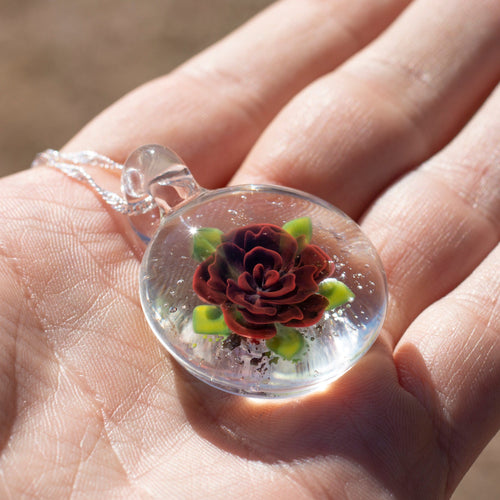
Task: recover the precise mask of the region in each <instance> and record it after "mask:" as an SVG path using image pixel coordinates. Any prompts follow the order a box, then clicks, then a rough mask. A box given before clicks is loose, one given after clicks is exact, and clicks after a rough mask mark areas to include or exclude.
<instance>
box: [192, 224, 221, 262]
mask: <svg viewBox="0 0 500 500" xmlns="http://www.w3.org/2000/svg"><path fill="white" fill-rule="evenodd" d="M221 236H222V231H221V230H220V229H217V228H215V227H201V228H199V229H198V230H197V231H196V233H194V235H193V253H192V255H193V259H195V260H197V261H198V262H202V261H204V260H205V259H206V258H207V257H210V255H212V254H213V253H214V252H215V249H216V248H217V246H218V245H220V242H221Z"/></svg>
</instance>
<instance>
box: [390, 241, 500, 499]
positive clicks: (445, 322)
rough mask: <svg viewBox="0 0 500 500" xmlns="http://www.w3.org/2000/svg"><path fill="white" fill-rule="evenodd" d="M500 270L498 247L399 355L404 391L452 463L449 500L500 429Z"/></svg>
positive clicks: (417, 327) (423, 321)
mask: <svg viewBox="0 0 500 500" xmlns="http://www.w3.org/2000/svg"><path fill="white" fill-rule="evenodd" d="M499 267H500V246H497V247H496V249H495V250H494V251H493V252H492V253H491V254H490V255H489V256H488V258H487V259H486V260H485V261H484V262H483V263H482V264H481V266H479V267H478V268H477V269H476V271H475V272H474V273H473V274H472V275H471V276H470V277H469V278H468V279H467V280H466V281H465V282H464V283H463V284H462V285H460V286H459V287H458V288H457V289H456V290H454V291H453V292H452V293H450V294H449V295H448V296H447V297H445V298H444V299H442V300H441V301H439V302H438V303H436V304H434V305H433V306H432V307H431V308H429V309H428V310H426V311H425V312H424V313H422V314H421V315H420V316H419V317H418V319H417V320H416V321H415V322H414V323H413V324H412V325H411V327H410V329H409V330H408V332H407V333H406V334H405V335H404V337H403V339H402V341H401V342H400V344H399V345H398V347H397V349H396V352H395V359H396V363H397V366H398V371H399V378H400V381H401V383H402V385H403V386H404V387H405V388H406V389H407V390H408V391H409V392H410V393H412V394H414V395H415V396H416V397H417V398H418V399H419V400H420V401H421V402H422V403H423V405H424V406H425V407H426V409H427V410H428V412H429V413H430V414H431V416H432V418H433V419H434V421H435V425H436V426H437V428H438V431H439V439H440V443H441V447H442V448H443V450H444V451H445V452H446V453H447V455H448V457H449V468H450V472H449V479H448V485H447V486H448V495H449V494H451V492H452V491H453V490H454V488H455V487H456V486H457V484H458V483H459V481H460V479H461V478H462V476H463V475H464V474H465V472H466V470H467V469H468V468H469V467H470V465H471V464H472V462H473V461H474V460H475V458H476V457H477V456H478V455H479V453H480V451H481V449H482V448H483V447H484V446H485V445H486V443H487V442H488V441H489V440H490V439H491V438H492V437H493V435H494V434H495V433H496V432H497V431H498V429H499V427H500V398H499V397H498V388H499V387H500V336H499V332H500V303H499V300H498V298H499V297H500V274H499V273H498V269H499ZM448 495H447V496H448Z"/></svg>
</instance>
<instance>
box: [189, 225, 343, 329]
mask: <svg viewBox="0 0 500 500" xmlns="http://www.w3.org/2000/svg"><path fill="white" fill-rule="evenodd" d="M333 270H334V265H333V263H332V262H331V260H330V257H329V256H328V255H327V254H326V253H325V252H324V251H323V250H322V249H321V248H320V247H318V246H317V245H313V244H307V243H305V238H304V237H299V238H298V239H295V238H294V237H293V236H292V235H291V234H289V233H288V232H287V231H285V230H284V229H282V228H281V227H279V226H275V225H273V224H254V225H250V226H245V227H241V228H238V229H235V230H233V231H230V232H229V233H226V234H224V235H222V237H221V243H220V244H219V245H218V246H217V247H216V249H215V252H214V253H213V254H211V255H210V256H209V257H208V258H206V259H205V260H204V261H203V262H202V263H201V264H199V265H198V267H197V269H196V271H195V274H194V277H193V289H194V291H195V292H196V293H197V294H198V296H199V297H200V298H201V299H202V300H203V301H204V302H207V303H209V304H216V305H219V306H220V307H221V309H222V312H223V314H224V320H225V322H226V324H227V326H228V327H229V329H230V330H232V331H233V332H234V333H236V334H238V335H241V336H243V337H248V338H251V339H268V338H271V337H273V336H274V335H275V334H276V323H280V324H282V325H285V326H288V327H306V326H311V325H314V324H316V323H317V322H318V321H319V320H320V319H321V317H322V316H323V313H324V311H325V309H326V308H327V307H328V299H327V298H326V297H323V296H322V295H320V294H319V293H318V290H319V283H320V282H321V281H323V280H324V279H325V278H328V277H329V276H331V274H332V273H333Z"/></svg>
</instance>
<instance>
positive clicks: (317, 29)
mask: <svg viewBox="0 0 500 500" xmlns="http://www.w3.org/2000/svg"><path fill="white" fill-rule="evenodd" d="M408 1H409V0H387V1H384V2H370V1H369V0H365V1H362V2H351V1H349V0H341V1H337V2H311V1H310V0H288V1H283V2H278V3H276V4H275V5H273V6H271V7H270V8H269V9H267V10H266V11H264V12H263V13H262V14H260V15H259V16H257V17H256V18H255V19H253V20H251V21H250V22H249V23H248V24H246V25H245V26H243V27H242V28H240V29H239V30H237V31H236V32H235V33H233V34H232V35H230V36H228V37H227V38H226V39H225V40H223V41H222V42H220V43H218V44H216V45H214V46H213V47H211V48H210V49H208V50H207V51H205V52H204V53H202V54H201V55H199V56H198V57H195V58H194V59H192V60H191V61H189V62H188V63H187V64H185V65H183V66H181V68H179V69H178V70H177V71H174V72H173V73H172V74H170V75H168V76H166V77H164V78H161V79H158V80H156V81H153V82H151V83H149V84H147V85H145V86H143V87H141V88H139V89H138V90H136V91H134V92H132V93H131V94H129V95H128V96H126V97H125V98H123V99H122V100H120V101H118V102H117V103H116V104H115V105H113V106H111V107H110V108H109V109H108V110H106V111H105V112H104V113H102V114H101V115H100V116H99V117H98V118H97V119H96V120H94V121H93V122H91V123H90V124H89V125H88V126H87V127H85V128H84V129H83V130H82V132H80V133H79V134H78V135H77V136H76V137H75V138H74V139H73V140H71V141H70V142H69V144H68V145H67V146H66V148H67V149H68V150H73V151H75V150H82V149H95V150H97V151H98V152H100V153H102V154H105V155H107V156H109V157H112V158H113V159H115V160H117V161H123V160H124V159H125V158H126V157H127V156H128V154H130V152H131V151H133V150H134V149H135V148H137V147H139V146H141V145H143V144H148V143H159V144H164V145H167V146H168V147H170V148H172V149H174V150H176V151H177V153H178V154H179V155H180V156H181V157H182V158H183V159H184V160H185V161H186V162H187V163H188V164H189V165H190V167H191V168H192V169H193V172H194V173H195V175H196V176H197V178H198V180H199V182H200V183H201V184H202V185H204V186H207V187H215V186H220V185H222V184H225V182H226V181H227V180H228V179H229V178H230V177H231V176H232V175H233V173H234V170H235V169H236V167H237V166H239V165H240V163H241V161H242V160H243V158H244V157H245V155H246V154H247V152H248V150H249V149H250V147H251V146H252V145H253V143H254V142H255V140H256V139H257V137H258V136H259V135H260V133H261V131H262V130H263V129H264V127H265V126H266V125H267V123H268V122H269V121H270V120H271V119H272V117H273V116H274V115H275V114H276V113H277V111H278V110H279V109H280V108H281V107H282V106H283V105H284V104H285V103H286V102H287V101H288V100H289V99H290V98H291V97H292V96H293V95H294V94H295V93H296V92H298V91H299V90H300V89H301V88H303V87H304V86H305V85H307V84H308V83H309V82H311V81H312V80H314V79H316V78H317V77H319V76H320V75H322V74H324V73H326V72H328V71H331V70H332V69H333V68H335V67H336V66H337V65H338V64H340V63H341V62H342V61H344V60H345V59H346V58H348V57H349V56H350V55H352V54H353V53H354V52H355V51H357V50H358V49H359V48H360V47H362V46H364V45H365V44H366V43H367V42H368V41H370V40H371V39H373V38H374V37H375V36H376V35H377V34H378V33H379V32H380V31H381V30H383V29H384V28H385V27H386V26H387V25H388V24H389V23H390V22H391V21H392V19H393V18H394V17H395V16H396V15H397V14H398V13H399V12H400V11H401V9H403V7H404V6H405V5H406V4H407V3H408Z"/></svg>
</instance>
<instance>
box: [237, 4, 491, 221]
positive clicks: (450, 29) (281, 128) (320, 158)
mask: <svg viewBox="0 0 500 500" xmlns="http://www.w3.org/2000/svg"><path fill="white" fill-rule="evenodd" d="M499 59H500V4H499V3H498V2H493V1H481V2H456V1H454V0H453V1H452V0H446V1H443V2H439V6H436V3H435V2H433V1H431V0H419V1H418V2H415V3H413V4H412V5H410V7H408V8H407V9H406V11H405V12H404V13H403V14H402V15H401V16H400V17H399V18H398V19H397V20H396V21H395V22H394V23H393V25H392V26H391V27H390V28H389V29H388V30H387V31H386V32H385V33H384V34H383V35H382V36H381V37H379V38H378V39H377V40H376V41H375V42H374V43H372V44H371V45H370V46H368V47H367V48H366V49H365V50H363V51H362V52H360V53H359V54H358V55H357V56H355V57H353V58H352V59H351V60H349V61H347V62H346V63H345V64H344V65H343V66H342V67H340V68H339V69H338V70H337V71H334V72H333V73H331V74H329V75H327V76H325V77H324V78H322V79H320V80H319V81H317V82H315V83H314V84H312V85H311V86H309V87H308V88H307V89H306V90H304V91H303V92H302V93H301V94H299V95H298V96H297V97H296V98H295V99H294V100H293V101H292V102H291V103H290V104H289V105H287V106H286V107H285V109H284V110H283V111H282V112H281V113H280V114H279V116H277V117H276V119H275V120H274V121H273V123H272V124H271V125H270V126H269V127H268V129H267V130H266V132H265V133H264V134H263V136H262V137H261V139H260V140H259V141H258V143H257V144H256V146H255V148H254V149H253V150H252V152H251V153H250V155H249V157H248V158H247V160H246V161H245V163H244V165H243V166H242V168H241V169H240V170H239V172H238V173H237V175H236V176H235V178H234V179H233V180H232V183H234V184H238V183H249V182H269V183H275V184H284V185H288V186H292V187H296V188H300V189H303V190H306V191H309V192H313V193H315V194H316V195H319V196H320V197H322V198H325V199H327V200H329V201H331V202H333V203H334V204H335V205H337V206H339V207H340V208H342V209H343V210H344V211H346V212H347V213H349V214H350V215H352V216H358V215H359V214H360V213H362V211H363V210H364V209H366V207H367V204H368V203H369V202H370V201H371V200H372V199H373V198H374V197H375V195H376V194H377V193H378V192H380V190H382V189H383V188H384V187H385V186H386V185H387V184H388V183H389V182H390V181H391V180H393V179H394V178H395V177H397V176H399V175H400V174H401V173H402V172H403V171H405V170H408V169H409V168H411V167H412V166H414V165H416V164H418V163H420V162H422V161H423V160H425V159H426V158H427V157H429V156H430V155H431V153H433V152H435V151H437V150H438V149H439V148H440V147H442V146H443V145H444V144H445V143H446V142H447V141H448V140H449V139H450V138H451V137H452V136H453V135H454V134H455V133H456V132H457V130H458V129H459V128H460V127H461V126H462V125H463V123H464V121H466V119H467V118H468V117H469V115H470V114H471V113H472V112H473V111H474V110H475V109H476V108H477V106H478V105H479V104H480V102H481V101H482V100H483V99H484V98H485V97H486V95H487V94H488V92H489V91H491V89H492V88H493V87H494V85H495V83H496V82H497V81H498V78H499V75H500V65H499V64H498V61H499Z"/></svg>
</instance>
